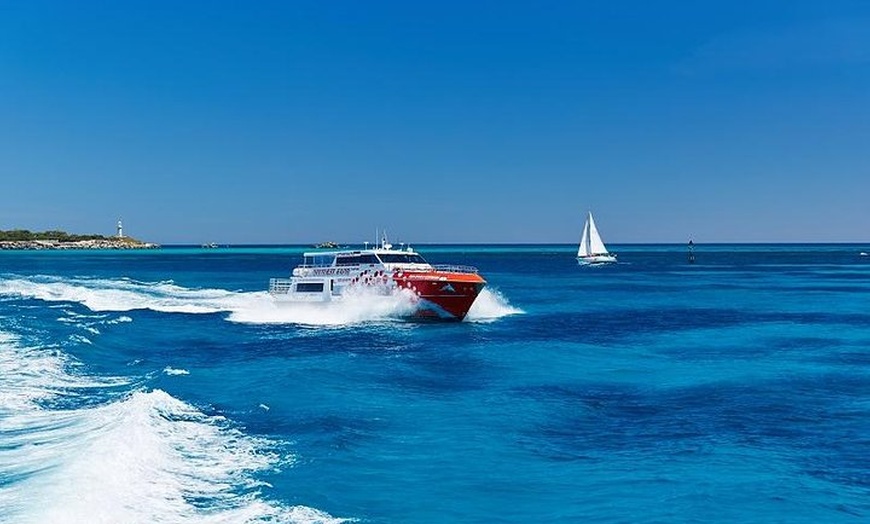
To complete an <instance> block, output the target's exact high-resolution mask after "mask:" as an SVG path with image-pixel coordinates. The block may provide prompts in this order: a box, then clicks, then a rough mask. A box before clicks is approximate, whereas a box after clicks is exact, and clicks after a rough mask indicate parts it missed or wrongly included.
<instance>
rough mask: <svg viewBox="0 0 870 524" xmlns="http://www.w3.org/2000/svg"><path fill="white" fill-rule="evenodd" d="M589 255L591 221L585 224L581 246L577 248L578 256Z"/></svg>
mask: <svg viewBox="0 0 870 524" xmlns="http://www.w3.org/2000/svg"><path fill="white" fill-rule="evenodd" d="M588 255H589V221H588V220H587V221H586V224H585V225H584V226H583V236H582V237H581V238H580V248H579V249H578V250H577V256H578V257H585V256H588Z"/></svg>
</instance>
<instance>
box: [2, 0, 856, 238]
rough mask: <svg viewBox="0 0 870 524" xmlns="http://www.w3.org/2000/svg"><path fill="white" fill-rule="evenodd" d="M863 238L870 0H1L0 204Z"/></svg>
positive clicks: (7, 207) (36, 220) (80, 224)
mask: <svg viewBox="0 0 870 524" xmlns="http://www.w3.org/2000/svg"><path fill="white" fill-rule="evenodd" d="M589 209H591V210H592V211H593V213H594V214H595V216H596V221H597V222H598V226H599V229H600V231H601V233H602V235H603V236H604V239H605V241H606V242H607V243H620V242H685V241H687V240H688V239H689V238H693V239H694V240H695V242H744V241H746V242H763V241H779V242H799V241H810V242H820V241H832V242H835V241H857V242H868V241H870V2H866V1H853V2H849V1H837V0H833V1H821V2H820V1H817V0H812V1H807V0H794V1H788V0H782V1H777V2H772V1H767V0H757V1H753V2H736V1H734V0H729V1H703V2H701V1H685V2H674V1H648V0H636V1H628V0H626V1H575V2H571V1H566V0H561V1H553V2H551V1H535V2H513V1H491V2H470V1H461V2H453V1H445V0H440V1H437V2H413V1H407V0H403V1H396V2H376V1H372V2H368V1H358V0H353V1H338V0H336V1H321V0H315V1H302V0H294V1H290V0H287V1H244V0H238V1H215V0H209V1H177V0H172V1H162V0H147V1H139V0H124V1H120V2H118V1H108V0H106V1H101V2H95V1H90V0H76V1H66V0H65V1H42V0H28V1H12V0H0V229H11V228H24V229H31V230H44V229H55V228H59V229H65V230H67V231H70V232H74V233H102V234H112V233H113V232H114V226H115V222H116V221H117V219H118V218H119V217H122V218H123V219H124V224H125V228H126V230H127V232H128V233H129V234H130V235H132V236H135V237H138V238H141V239H143V240H149V241H154V242H161V243H166V244H171V243H197V244H198V243H202V242H212V241H214V242H219V243H309V242H319V241H324V240H336V241H339V242H358V241H362V240H369V239H371V237H373V236H374V230H375V228H383V227H385V228H387V230H388V231H389V232H390V233H391V236H392V237H393V238H392V239H393V240H396V241H398V240H402V241H410V242H414V243H424V242H567V243H571V242H577V241H578V240H579V236H580V232H581V229H582V226H583V219H584V214H585V212H586V211H587V210H589Z"/></svg>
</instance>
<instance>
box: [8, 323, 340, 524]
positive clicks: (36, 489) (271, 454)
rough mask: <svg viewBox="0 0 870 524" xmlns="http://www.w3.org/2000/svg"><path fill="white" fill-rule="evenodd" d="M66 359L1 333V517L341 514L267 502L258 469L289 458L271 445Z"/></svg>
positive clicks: (288, 517) (270, 519)
mask: <svg viewBox="0 0 870 524" xmlns="http://www.w3.org/2000/svg"><path fill="white" fill-rule="evenodd" d="M73 365H74V362H73V361H72V360H71V359H70V358H69V357H68V356H66V355H64V354H63V353H62V352H60V351H58V350H56V349H53V348H38V347H26V346H24V345H22V344H21V343H20V341H19V340H18V339H17V338H16V337H15V336H14V335H12V334H9V333H4V332H0V420H2V426H0V479H3V482H2V483H0V523H4V524H5V523H10V524H11V523H16V524H17V523H21V524H30V523H34V524H35V523H47V522H51V523H57V524H67V523H69V524H73V523H84V522H87V523H95V524H103V523H105V524H114V523H119V522H124V523H151V522H173V523H175V522H177V523H197V524H200V523H202V524H212V523H214V524H218V523H221V524H223V523H240V524H241V523H246V524H251V523H259V522H262V523H330V524H333V523H339V522H345V520H344V519H338V518H334V517H332V516H330V515H328V514H326V513H323V512H321V511H319V510H316V509H313V508H309V507H305V506H293V507H287V506H283V505H281V504H278V503H275V502H271V501H269V500H267V499H265V498H264V496H263V491H264V490H268V488H269V486H267V485H266V484H263V483H261V482H258V481H257V480H256V478H255V475H256V474H257V473H259V472H263V471H268V470H272V469H275V468H277V467H281V466H284V465H289V463H290V460H289V459H287V458H282V457H280V456H278V455H277V454H276V452H275V451H274V450H275V447H276V444H275V443H273V442H270V441H268V440H266V439H261V438H256V437H252V436H249V435H245V434H244V433H242V432H241V431H239V430H237V429H235V428H233V427H232V425H231V424H230V423H229V422H228V421H227V420H226V419H224V418H223V417H220V416H209V415H206V414H204V413H202V412H200V411H198V410H197V409H196V408H194V407H193V406H191V405H189V404H187V403H185V402H183V401H181V400H178V399H176V398H174V397H172V396H171V395H169V394H167V393H165V392H164V391H161V390H152V391H145V390H142V389H138V390H132V391H127V392H126V393H125V392H123V391H114V392H113V394H111V395H108V396H106V395H105V394H103V395H101V394H100V393H101V392H104V391H106V390H110V391H112V390H117V389H118V388H120V387H124V386H129V384H130V383H129V382H127V381H125V380H124V379H120V378H111V377H110V378H105V379H103V378H99V377H88V376H84V375H80V374H75V373H73V372H72V371H70V368H72V367H73ZM98 398H104V399H105V400H104V401H103V402H102V403H98V404H96V405H95V404H94V401H95V400H97V399H98ZM58 401H64V402H61V403H63V404H70V403H73V401H74V403H75V404H77V405H79V406H80V407H78V408H74V409H60V408H57V407H54V406H57V405H58Z"/></svg>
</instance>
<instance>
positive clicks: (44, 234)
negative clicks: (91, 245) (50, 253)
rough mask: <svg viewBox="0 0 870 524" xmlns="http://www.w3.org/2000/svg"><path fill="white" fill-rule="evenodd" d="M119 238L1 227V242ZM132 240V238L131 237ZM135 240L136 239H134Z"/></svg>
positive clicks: (77, 240) (76, 240) (115, 238)
mask: <svg viewBox="0 0 870 524" xmlns="http://www.w3.org/2000/svg"><path fill="white" fill-rule="evenodd" d="M110 239H114V240H117V237H106V236H103V235H73V234H70V233H67V232H66V231H58V230H52V231H38V232H33V231H28V230H27V229H10V230H8V231H3V230H2V229H0V242H4V241H5V242H32V241H34V240H49V241H55V242H79V241H81V240H110ZM131 240H132V239H131ZM134 242H135V240H134Z"/></svg>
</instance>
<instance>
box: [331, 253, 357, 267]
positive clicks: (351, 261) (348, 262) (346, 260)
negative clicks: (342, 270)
mask: <svg viewBox="0 0 870 524" xmlns="http://www.w3.org/2000/svg"><path fill="white" fill-rule="evenodd" d="M359 259H360V256H359V255H353V256H349V257H336V259H335V265H336V266H355V265H357V264H359Z"/></svg>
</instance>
